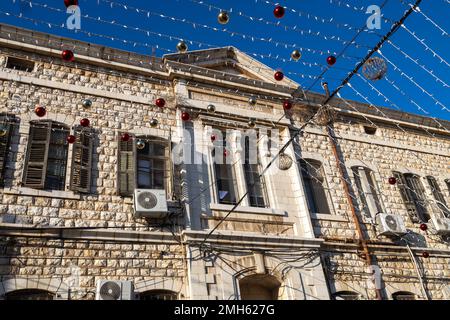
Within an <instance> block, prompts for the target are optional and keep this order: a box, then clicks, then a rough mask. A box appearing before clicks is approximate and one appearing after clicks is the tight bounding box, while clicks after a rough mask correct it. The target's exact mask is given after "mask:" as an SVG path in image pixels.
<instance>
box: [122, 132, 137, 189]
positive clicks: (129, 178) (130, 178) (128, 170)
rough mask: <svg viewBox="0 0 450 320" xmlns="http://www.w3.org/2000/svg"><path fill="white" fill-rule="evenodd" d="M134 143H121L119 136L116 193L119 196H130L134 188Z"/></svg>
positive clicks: (132, 141)
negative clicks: (117, 192)
mask: <svg viewBox="0 0 450 320" xmlns="http://www.w3.org/2000/svg"><path fill="white" fill-rule="evenodd" d="M134 146H135V141H134V139H133V138H130V139H129V140H128V141H122V139H121V137H120V135H119V161H118V167H119V168H118V189H119V190H118V191H119V194H120V195H121V196H131V195H132V194H133V191H134V186H135V179H136V178H135V162H136V159H135V154H136V152H135V148H134Z"/></svg>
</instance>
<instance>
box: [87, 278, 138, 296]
mask: <svg viewBox="0 0 450 320" xmlns="http://www.w3.org/2000/svg"><path fill="white" fill-rule="evenodd" d="M134 298H135V294H134V286H133V282H132V281H116V280H99V281H97V294H96V296H95V299H96V300H134Z"/></svg>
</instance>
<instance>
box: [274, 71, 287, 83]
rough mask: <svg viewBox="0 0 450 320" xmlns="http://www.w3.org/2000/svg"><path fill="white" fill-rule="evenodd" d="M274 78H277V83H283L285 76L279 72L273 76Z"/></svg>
mask: <svg viewBox="0 0 450 320" xmlns="http://www.w3.org/2000/svg"><path fill="white" fill-rule="evenodd" d="M273 77H274V78H275V80H277V81H281V80H283V78H284V74H283V72H281V71H277V72H275V74H274V75H273Z"/></svg>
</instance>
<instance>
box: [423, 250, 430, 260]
mask: <svg viewBox="0 0 450 320" xmlns="http://www.w3.org/2000/svg"><path fill="white" fill-rule="evenodd" d="M422 257H424V258H428V257H430V254H429V253H428V252H427V251H424V252H422Z"/></svg>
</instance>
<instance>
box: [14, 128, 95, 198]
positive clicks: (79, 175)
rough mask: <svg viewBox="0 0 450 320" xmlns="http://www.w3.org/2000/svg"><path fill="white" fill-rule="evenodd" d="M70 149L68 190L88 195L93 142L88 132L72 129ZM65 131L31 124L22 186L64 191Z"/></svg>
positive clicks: (89, 130)
mask: <svg viewBox="0 0 450 320" xmlns="http://www.w3.org/2000/svg"><path fill="white" fill-rule="evenodd" d="M74 134H75V137H76V141H75V143H73V146H72V148H73V149H72V166H71V170H72V172H71V183H70V189H71V190H74V191H79V192H89V188H90V176H91V174H90V172H91V166H92V164H91V158H92V148H93V139H92V132H91V129H89V128H82V127H76V128H75V129H74ZM68 135H69V128H67V127H66V126H65V125H63V124H60V123H57V122H53V121H32V122H31V123H30V135H29V140H28V147H27V155H26V160H25V169H24V176H23V186H24V187H29V188H34V189H44V190H65V180H66V169H67V156H68V149H69V148H68V143H67V137H68Z"/></svg>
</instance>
